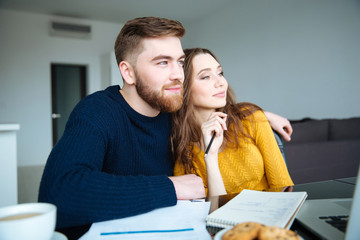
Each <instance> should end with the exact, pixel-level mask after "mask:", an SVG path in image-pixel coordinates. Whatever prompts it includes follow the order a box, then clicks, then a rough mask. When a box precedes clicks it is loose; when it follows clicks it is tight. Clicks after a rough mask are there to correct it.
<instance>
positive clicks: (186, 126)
mask: <svg viewBox="0 0 360 240" xmlns="http://www.w3.org/2000/svg"><path fill="white" fill-rule="evenodd" d="M184 52H185V62H184V72H185V79H184V102H183V106H182V108H181V109H180V110H179V111H177V112H176V113H173V115H172V120H173V124H172V134H171V147H172V150H173V154H174V159H175V161H179V162H180V163H182V164H183V166H184V168H185V173H193V171H194V164H193V161H192V160H193V151H192V150H193V147H194V144H198V145H199V146H201V136H202V133H201V126H199V125H198V123H197V122H196V117H195V114H194V107H193V104H192V101H191V96H190V94H191V91H190V90H191V87H192V83H193V78H192V75H193V64H192V61H193V59H194V57H195V56H197V55H199V54H209V55H211V56H212V57H213V58H214V59H215V60H216V61H217V62H218V63H220V62H219V60H218V59H217V57H216V56H215V55H214V54H213V53H212V52H211V51H210V50H208V49H204V48H192V49H185V50H184ZM257 110H261V108H260V107H258V106H256V105H254V104H252V103H246V102H244V103H236V98H235V93H234V91H233V90H232V89H231V88H230V87H228V90H227V95H226V105H225V106H224V107H223V108H221V109H217V111H223V112H226V114H227V127H228V131H225V132H224V141H223V146H229V145H231V146H235V147H236V146H238V145H239V141H238V136H241V137H244V138H249V139H250V140H253V139H252V137H251V136H249V135H248V134H246V132H245V131H244V128H243V124H242V122H241V120H242V119H244V118H246V117H247V116H250V115H251V114H252V113H254V112H255V111H257ZM230 126H232V127H231V128H230Z"/></svg>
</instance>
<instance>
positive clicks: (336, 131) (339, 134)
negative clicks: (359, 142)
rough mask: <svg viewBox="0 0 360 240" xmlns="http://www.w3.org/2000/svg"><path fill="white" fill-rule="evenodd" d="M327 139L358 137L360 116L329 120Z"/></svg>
mask: <svg viewBox="0 0 360 240" xmlns="http://www.w3.org/2000/svg"><path fill="white" fill-rule="evenodd" d="M329 129H330V131H329V140H351V139H360V118H358V117H357V118H349V119H332V120H330V121H329Z"/></svg>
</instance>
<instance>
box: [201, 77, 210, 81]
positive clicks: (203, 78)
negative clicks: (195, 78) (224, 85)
mask: <svg viewBox="0 0 360 240" xmlns="http://www.w3.org/2000/svg"><path fill="white" fill-rule="evenodd" d="M209 78H210V76H203V77H201V78H200V79H202V80H208V79H209Z"/></svg>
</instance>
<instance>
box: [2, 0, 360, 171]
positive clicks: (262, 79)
mask: <svg viewBox="0 0 360 240" xmlns="http://www.w3.org/2000/svg"><path fill="white" fill-rule="evenodd" d="M61 19H62V20H66V21H70V22H73V23H79V24H83V23H84V24H90V25H91V27H92V37H91V39H90V40H80V39H72V38H60V37H50V36H49V34H48V24H49V22H50V21H51V20H54V18H53V17H51V16H47V15H41V14H30V13H23V12H18V11H9V10H0V36H1V37H0V41H1V44H0V123H4V122H17V123H19V124H20V126H21V128H20V131H18V135H17V136H18V138H17V139H18V165H20V166H26V165H37V164H44V163H45V161H46V159H47V157H48V154H49V152H50V150H51V148H52V133H51V118H50V116H51V98H50V97H51V96H50V91H51V90H50V64H51V63H54V62H56V63H74V64H85V65H87V66H88V69H89V70H88V71H89V72H88V93H91V92H94V91H96V90H98V89H102V88H104V87H106V86H107V85H109V82H110V83H111V84H113V83H114V80H113V77H111V80H110V81H109V79H107V78H106V79H105V78H104V77H103V76H104V74H103V72H104V71H105V72H107V70H106V69H105V70H104V67H105V68H106V65H109V63H107V64H104V62H103V59H106V61H108V62H111V61H112V60H111V59H114V58H113V56H111V55H109V54H110V53H111V52H112V51H113V49H112V48H113V44H114V41H115V38H116V36H117V34H118V32H119V31H120V29H121V27H122V24H112V23H105V22H99V21H85V20H79V19H71V18H61ZM359 24H360V1H358V0H271V1H269V0H235V1H233V3H232V4H229V5H226V6H224V7H223V8H222V9H219V10H218V11H217V12H215V13H209V15H208V17H207V18H205V19H203V20H201V21H198V22H194V23H191V24H184V26H185V27H186V29H187V35H186V37H185V39H184V41H183V46H184V47H195V46H201V47H206V48H209V49H211V50H213V51H214V52H215V54H216V55H217V56H218V57H219V58H220V60H221V62H222V64H223V66H224V70H225V75H226V77H227V78H228V80H229V82H230V84H231V85H232V87H233V88H234V89H235V91H236V93H237V95H238V101H251V102H254V103H256V104H258V105H260V106H261V107H263V108H265V109H267V110H270V111H273V112H276V113H279V114H282V115H284V116H286V117H288V118H289V119H300V118H303V117H314V118H325V117H339V118H342V117H352V116H360V107H359V106H358V104H359V102H360V94H359V92H360V79H359V76H360V27H359V26H360V25H359ZM104 56H105V57H104ZM109 59H110V60H109ZM114 68H116V67H112V69H114ZM107 75H108V76H109V75H110V76H114V75H116V73H113V70H112V71H111V72H110V73H108V74H107ZM118 82H119V83H120V84H121V83H122V80H121V79H119V80H118ZM0 161H1V159H0Z"/></svg>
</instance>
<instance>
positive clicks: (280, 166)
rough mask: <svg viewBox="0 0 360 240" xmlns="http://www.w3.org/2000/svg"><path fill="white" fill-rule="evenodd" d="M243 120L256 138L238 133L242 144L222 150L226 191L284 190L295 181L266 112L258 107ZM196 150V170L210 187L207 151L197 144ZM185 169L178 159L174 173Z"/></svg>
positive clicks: (249, 132)
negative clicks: (244, 136) (206, 161)
mask: <svg viewBox="0 0 360 240" xmlns="http://www.w3.org/2000/svg"><path fill="white" fill-rule="evenodd" d="M249 118H251V119H252V121H253V123H251V122H250V121H249ZM242 123H243V125H244V130H245V132H246V133H248V134H249V135H250V136H252V137H253V138H254V140H255V143H253V142H252V141H250V140H249V139H244V138H240V137H239V143H240V147H238V148H229V147H227V148H225V149H224V150H223V151H222V152H220V153H219V155H218V162H219V168H220V173H221V176H222V178H223V181H224V185H225V189H226V192H227V193H228V194H231V193H239V192H241V191H242V190H243V189H251V190H260V191H281V190H282V188H283V187H285V186H292V185H294V183H293V182H292V180H291V178H290V175H289V172H288V170H287V167H286V164H285V161H284V159H283V157H282V155H281V152H280V150H279V147H278V145H277V142H276V140H275V137H274V134H273V132H272V129H271V127H270V124H269V122H268V120H267V118H266V117H265V115H264V113H263V112H262V111H257V112H255V113H254V114H253V115H251V116H249V117H248V118H247V119H245V120H243V121H242ZM193 153H194V166H195V168H196V171H195V172H194V173H195V174H197V175H198V176H200V177H201V178H202V179H203V182H204V185H205V188H206V190H207V174H206V167H205V162H204V152H203V151H202V150H200V149H199V147H198V146H196V145H194V150H193ZM184 173H185V170H184V167H183V166H182V165H181V164H179V163H178V162H177V163H175V168H174V175H176V176H177V175H183V174H184Z"/></svg>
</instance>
